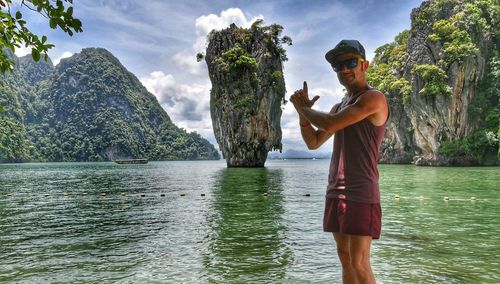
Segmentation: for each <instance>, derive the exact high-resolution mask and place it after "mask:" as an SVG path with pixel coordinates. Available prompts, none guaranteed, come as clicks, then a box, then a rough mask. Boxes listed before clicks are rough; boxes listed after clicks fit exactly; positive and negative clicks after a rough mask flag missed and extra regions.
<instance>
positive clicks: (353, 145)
mask: <svg viewBox="0 0 500 284" xmlns="http://www.w3.org/2000/svg"><path fill="white" fill-rule="evenodd" d="M362 94H364V92H363V93H360V94H359V95H356V96H353V97H350V98H347V101H345V102H344V103H342V104H339V105H338V107H337V108H336V109H335V110H334V113H336V112H339V111H340V110H341V109H343V108H345V107H347V106H349V105H351V104H354V103H355V102H356V100H357V99H358V97H359V96H360V95H362ZM388 120H389V119H388V118H387V119H386V122H385V123H384V124H383V125H381V126H375V125H373V124H372V123H371V122H370V121H369V120H368V118H365V119H363V120H361V121H358V122H357V123H355V124H352V125H349V126H347V127H346V128H344V129H342V130H339V131H337V132H335V136H334V140H333V155H332V160H331V162H330V173H329V176H328V187H327V191H326V197H328V198H340V199H346V200H351V201H355V202H363V203H380V192H379V184H378V179H379V173H378V169H377V159H378V152H379V149H380V145H381V144H382V139H383V138H384V133H385V127H386V124H387V121H388Z"/></svg>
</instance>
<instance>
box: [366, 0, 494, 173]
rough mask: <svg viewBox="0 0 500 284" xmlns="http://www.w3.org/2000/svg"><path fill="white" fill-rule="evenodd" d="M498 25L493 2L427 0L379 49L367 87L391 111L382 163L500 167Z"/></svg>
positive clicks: (370, 71) (479, 0)
mask: <svg viewBox="0 0 500 284" xmlns="http://www.w3.org/2000/svg"><path fill="white" fill-rule="evenodd" d="M499 19H500V6H499V4H498V1H494V0H467V1H465V0H434V1H425V2H423V3H422V5H421V6H420V7H418V8H416V9H414V10H413V11H412V14H411V20H412V25H411V29H410V30H406V31H403V32H401V33H400V34H399V35H398V36H397V37H396V39H395V41H394V42H392V43H389V44H386V45H384V46H381V47H379V48H378V49H377V50H376V52H375V53H376V55H375V58H374V60H373V62H372V64H371V69H370V70H369V74H368V81H369V83H370V84H371V85H373V86H374V87H376V88H378V89H380V90H381V91H383V92H384V93H385V94H386V96H387V98H388V101H389V104H390V108H391V118H390V121H389V124H388V128H387V133H386V136H385V139H384V141H383V144H382V154H381V157H380V161H381V162H384V163H409V162H414V163H415V164H417V165H494V164H499V160H498V158H500V152H499V144H498V137H499V135H500V133H499V122H500V110H499V103H500V93H499V92H500V52H499V50H500V25H499Z"/></svg>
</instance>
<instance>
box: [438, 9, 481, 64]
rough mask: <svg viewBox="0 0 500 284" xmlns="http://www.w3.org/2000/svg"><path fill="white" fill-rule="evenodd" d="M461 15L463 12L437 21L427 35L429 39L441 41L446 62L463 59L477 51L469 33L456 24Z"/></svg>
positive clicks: (460, 19) (461, 18)
mask: <svg viewBox="0 0 500 284" xmlns="http://www.w3.org/2000/svg"><path fill="white" fill-rule="evenodd" d="M463 17H464V14H463V13H459V14H455V15H454V16H453V17H451V19H442V20H439V21H437V22H436V23H434V25H433V33H431V34H430V35H429V39H430V40H432V41H439V42H442V43H443V51H444V58H443V60H444V63H446V64H451V63H453V62H455V61H463V60H464V59H465V58H466V57H468V56H470V55H474V54H476V53H478V52H479V49H478V48H477V47H476V45H475V44H474V43H473V41H472V38H471V36H470V35H469V33H468V32H467V31H466V30H463V29H462V28H461V27H460V26H459V25H458V24H457V23H459V22H460V21H462V20H463Z"/></svg>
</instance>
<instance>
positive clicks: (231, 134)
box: [205, 23, 289, 167]
mask: <svg viewBox="0 0 500 284" xmlns="http://www.w3.org/2000/svg"><path fill="white" fill-rule="evenodd" d="M281 29H282V28H281V26H278V25H272V26H270V27H260V26H259V23H257V24H254V25H253V26H252V28H251V29H242V28H239V27H237V26H236V25H234V24H232V25H231V26H230V27H229V28H227V29H224V30H221V31H212V33H211V34H210V35H209V44H208V47H207V50H206V56H205V61H206V63H207V65H208V72H209V76H210V80H211V82H212V89H211V92H210V113H211V116H212V123H213V129H214V133H215V137H216V139H217V142H218V144H219V146H220V149H221V151H222V153H223V156H224V158H225V159H226V161H227V165H228V167H262V166H264V163H265V161H266V159H267V153H268V152H269V151H270V150H272V149H279V150H281V146H282V145H281V127H280V120H281V113H282V110H281V105H282V103H283V102H284V96H285V87H284V86H285V82H284V79H283V66H282V62H283V60H286V57H285V53H284V49H282V48H281V44H280V43H281V41H280V39H278V36H279V33H280V32H281ZM288 39H289V38H288Z"/></svg>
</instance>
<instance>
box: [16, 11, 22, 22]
mask: <svg viewBox="0 0 500 284" xmlns="http://www.w3.org/2000/svg"><path fill="white" fill-rule="evenodd" d="M22 17H23V14H21V12H19V11H17V12H16V20H20V19H21V18H22Z"/></svg>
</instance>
